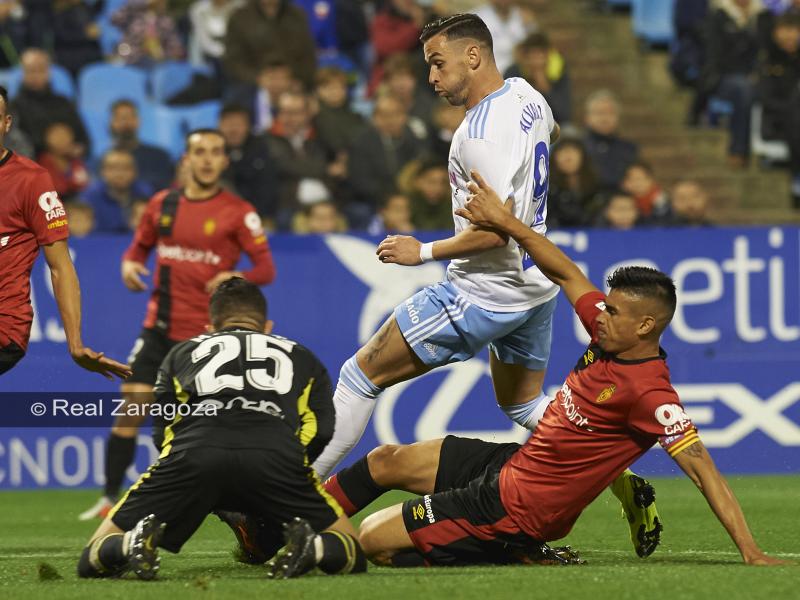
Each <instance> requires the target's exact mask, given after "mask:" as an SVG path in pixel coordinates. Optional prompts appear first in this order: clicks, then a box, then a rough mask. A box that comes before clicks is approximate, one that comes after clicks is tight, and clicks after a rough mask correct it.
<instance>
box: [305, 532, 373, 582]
mask: <svg viewBox="0 0 800 600" xmlns="http://www.w3.org/2000/svg"><path fill="white" fill-rule="evenodd" d="M319 538H320V539H321V540H322V558H321V559H320V561H319V562H318V563H317V566H318V567H319V568H320V570H321V571H323V572H325V573H328V574H329V575H345V574H347V573H364V572H365V571H366V570H367V556H366V555H365V554H364V550H363V549H362V548H361V544H359V543H358V541H357V540H356V539H355V538H353V536H352V535H348V534H346V533H340V532H338V531H323V532H322V533H320V534H319Z"/></svg>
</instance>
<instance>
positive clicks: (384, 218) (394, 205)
mask: <svg viewBox="0 0 800 600" xmlns="http://www.w3.org/2000/svg"><path fill="white" fill-rule="evenodd" d="M413 231H414V225H413V224H412V223H411V201H410V200H409V199H408V196H406V195H405V194H403V193H402V192H398V191H396V190H394V191H392V192H389V193H388V194H387V195H386V197H385V198H384V199H383V202H381V206H380V208H379V209H378V214H377V215H375V218H374V219H373V220H372V222H371V223H370V224H369V227H367V232H368V233H369V234H370V235H383V234H388V235H392V234H397V233H412V232H413Z"/></svg>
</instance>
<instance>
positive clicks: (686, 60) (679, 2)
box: [669, 0, 709, 112]
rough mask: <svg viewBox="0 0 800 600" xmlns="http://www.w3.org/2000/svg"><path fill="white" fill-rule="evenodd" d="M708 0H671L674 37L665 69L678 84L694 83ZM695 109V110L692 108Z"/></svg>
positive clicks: (699, 65)
mask: <svg viewBox="0 0 800 600" xmlns="http://www.w3.org/2000/svg"><path fill="white" fill-rule="evenodd" d="M708 4H709V0H675V8H674V9H673V12H672V16H673V18H672V22H673V26H674V28H675V37H674V38H673V40H672V43H671V44H670V48H669V54H670V59H669V69H670V72H671V73H672V76H673V77H674V78H675V80H676V81H677V82H678V83H680V84H681V85H685V86H691V87H693V86H695V85H696V84H697V79H698V78H699V77H700V71H701V69H702V68H703V62H705V56H706V47H705V46H706V43H705V24H706V17H707V15H708ZM693 112H696V111H693Z"/></svg>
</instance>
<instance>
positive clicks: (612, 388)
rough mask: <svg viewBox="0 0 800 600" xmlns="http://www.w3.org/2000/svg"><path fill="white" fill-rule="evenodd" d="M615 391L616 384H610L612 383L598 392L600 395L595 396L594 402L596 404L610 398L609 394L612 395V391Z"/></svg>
mask: <svg viewBox="0 0 800 600" xmlns="http://www.w3.org/2000/svg"><path fill="white" fill-rule="evenodd" d="M616 391H617V386H616V385H614V384H612V385H610V386H608V387H607V388H606V389H604V390H603V391H602V392H600V395H598V396H597V399H596V400H595V402H597V403H598V404H600V403H601V402H605V401H606V400H608V399H609V398H611V396H613V395H614V392H616Z"/></svg>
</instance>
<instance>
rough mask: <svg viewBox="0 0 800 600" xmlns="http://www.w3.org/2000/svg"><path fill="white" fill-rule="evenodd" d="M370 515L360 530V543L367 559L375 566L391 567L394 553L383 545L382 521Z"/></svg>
mask: <svg viewBox="0 0 800 600" xmlns="http://www.w3.org/2000/svg"><path fill="white" fill-rule="evenodd" d="M373 517H375V515H370V516H369V517H367V518H366V519H364V521H363V522H362V523H361V527H359V529H358V541H359V543H360V544H361V548H362V549H363V550H364V554H366V555H367V559H369V561H370V562H371V563H373V564H376V565H381V566H389V565H391V564H392V554H393V552H392V551H391V550H389V549H387V548H386V547H384V545H383V544H382V542H383V538H384V536H382V535H381V534H380V531H379V529H380V527H379V525H380V520H379V519H376V518H373Z"/></svg>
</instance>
